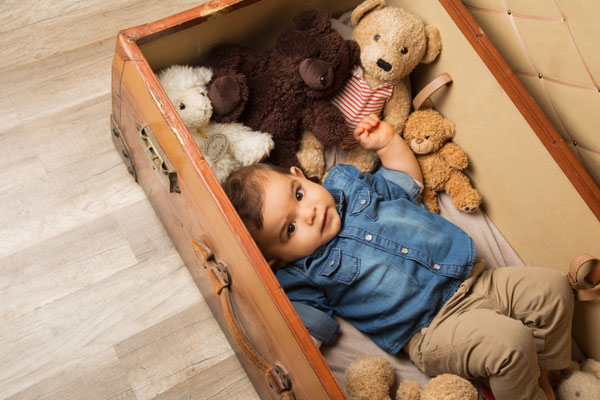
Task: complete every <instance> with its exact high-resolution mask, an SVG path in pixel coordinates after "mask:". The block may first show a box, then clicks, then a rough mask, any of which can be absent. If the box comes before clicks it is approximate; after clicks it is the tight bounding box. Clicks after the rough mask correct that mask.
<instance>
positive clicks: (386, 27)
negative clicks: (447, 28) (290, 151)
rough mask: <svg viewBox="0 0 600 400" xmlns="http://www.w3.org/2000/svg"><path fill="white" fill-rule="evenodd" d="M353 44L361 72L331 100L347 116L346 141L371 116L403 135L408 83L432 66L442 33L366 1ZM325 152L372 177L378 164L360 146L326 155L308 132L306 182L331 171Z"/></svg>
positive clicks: (356, 16) (375, 0) (381, 1)
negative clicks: (419, 68) (415, 73)
mask: <svg viewBox="0 0 600 400" xmlns="http://www.w3.org/2000/svg"><path fill="white" fill-rule="evenodd" d="M351 21H352V24H353V25H354V30H353V32H352V39H354V40H355V41H356V42H357V43H358V45H359V47H360V66H359V67H358V68H357V69H356V70H355V71H354V73H353V76H352V78H350V79H349V80H348V81H347V82H346V85H345V87H343V88H342V89H340V91H339V92H338V93H337V95H336V96H335V97H334V99H333V100H332V101H333V103H334V105H336V106H337V107H338V108H339V109H340V110H342V112H343V113H344V114H345V118H346V123H347V124H348V128H349V129H348V140H345V144H348V145H353V144H357V142H356V141H355V140H354V138H353V136H352V131H353V130H354V127H355V126H356V124H358V122H360V120H361V119H362V118H363V117H364V116H366V115H368V114H377V115H379V116H380V117H381V116H382V119H383V120H384V121H385V122H387V123H389V124H390V125H391V126H392V127H393V128H394V130H395V131H396V132H397V133H398V134H400V133H401V132H402V129H403V128H404V124H405V122H406V118H407V117H408V114H409V112H410V106H411V100H412V96H411V92H410V89H409V88H408V87H407V85H406V82H407V79H405V78H407V77H408V75H409V74H410V73H411V72H412V70H413V69H414V68H415V67H416V66H417V65H418V64H419V63H431V62H432V61H433V60H435V58H436V57H437V56H438V54H439V53H440V51H441V48H442V40H441V37H440V32H439V30H438V28H436V27H434V26H426V25H424V24H423V22H422V21H421V19H420V18H419V17H417V16H416V15H414V14H411V13H409V12H408V11H405V10H403V9H402V8H398V7H390V6H387V5H386V3H385V0H366V1H364V2H363V3H361V4H360V5H358V6H357V7H356V8H355V9H354V10H353V11H352V16H351ZM324 151H328V152H333V153H335V154H336V155H335V156H330V157H333V158H335V161H336V162H344V163H346V164H352V165H354V166H355V167H357V168H358V169H359V170H360V171H361V173H365V172H371V171H373V170H374V169H375V167H376V166H377V164H378V161H379V160H378V159H377V156H376V154H375V153H374V152H372V151H368V150H365V149H364V148H363V147H362V146H360V145H358V146H355V147H353V148H352V149H350V150H349V151H348V150H343V149H340V148H339V146H338V147H337V148H336V149H327V150H325V149H324V146H323V145H322V144H321V143H320V142H318V141H317V140H316V139H315V138H314V136H312V134H311V133H310V132H304V133H303V137H302V140H301V143H300V149H299V151H298V153H297V157H298V159H299V161H300V164H301V165H302V168H303V169H304V170H305V173H306V174H307V175H308V176H314V177H317V178H323V175H324V173H325V172H327V170H328V168H331V166H333V163H329V164H331V165H325V157H324Z"/></svg>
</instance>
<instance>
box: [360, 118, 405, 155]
mask: <svg viewBox="0 0 600 400" xmlns="http://www.w3.org/2000/svg"><path fill="white" fill-rule="evenodd" d="M394 135H395V133H394V130H393V129H392V127H391V126H390V124H388V123H386V122H383V121H381V120H380V119H379V118H378V117H377V116H376V115H375V114H371V115H368V116H366V117H365V118H363V120H362V121H360V122H359V123H358V125H357V126H356V128H355V129H354V138H355V139H356V140H357V141H358V142H359V143H360V144H361V145H362V146H363V147H364V148H365V149H368V150H374V151H378V150H380V149H382V148H384V147H385V146H387V145H388V144H389V143H390V141H391V140H392V138H393V137H394Z"/></svg>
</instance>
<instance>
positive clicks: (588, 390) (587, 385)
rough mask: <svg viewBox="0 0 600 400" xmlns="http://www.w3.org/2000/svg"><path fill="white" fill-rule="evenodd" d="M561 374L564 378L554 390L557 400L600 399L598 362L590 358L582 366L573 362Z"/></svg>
mask: <svg viewBox="0 0 600 400" xmlns="http://www.w3.org/2000/svg"><path fill="white" fill-rule="evenodd" d="M562 373H563V374H565V375H566V376H565V377H564V378H563V379H562V380H560V381H559V383H558V386H557V387H556V389H555V392H556V399H557V400H599V399H600V362H598V361H596V360H593V359H591V358H588V359H587V360H585V362H584V363H583V364H582V365H579V364H578V363H576V362H573V363H572V365H571V367H569V368H568V369H567V370H565V371H562Z"/></svg>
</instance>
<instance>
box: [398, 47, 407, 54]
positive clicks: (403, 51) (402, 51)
mask: <svg viewBox="0 0 600 400" xmlns="http://www.w3.org/2000/svg"><path fill="white" fill-rule="evenodd" d="M400 53H402V54H406V53H408V49H407V48H406V47H403V48H402V50H400Z"/></svg>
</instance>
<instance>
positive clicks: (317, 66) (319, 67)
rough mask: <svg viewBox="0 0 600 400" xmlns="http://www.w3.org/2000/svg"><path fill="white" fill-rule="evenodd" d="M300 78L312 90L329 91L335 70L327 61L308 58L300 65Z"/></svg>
mask: <svg viewBox="0 0 600 400" xmlns="http://www.w3.org/2000/svg"><path fill="white" fill-rule="evenodd" d="M299 70H300V71H299V72H300V77H301V78H302V80H303V81H304V82H305V83H306V84H307V85H308V87H310V88H311V89H317V90H323V89H327V88H329V87H330V86H331V84H332V83H333V68H331V65H330V64H329V63H328V62H327V61H323V60H319V59H317V58H306V59H304V60H302V62H301V63H300V68H299Z"/></svg>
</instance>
